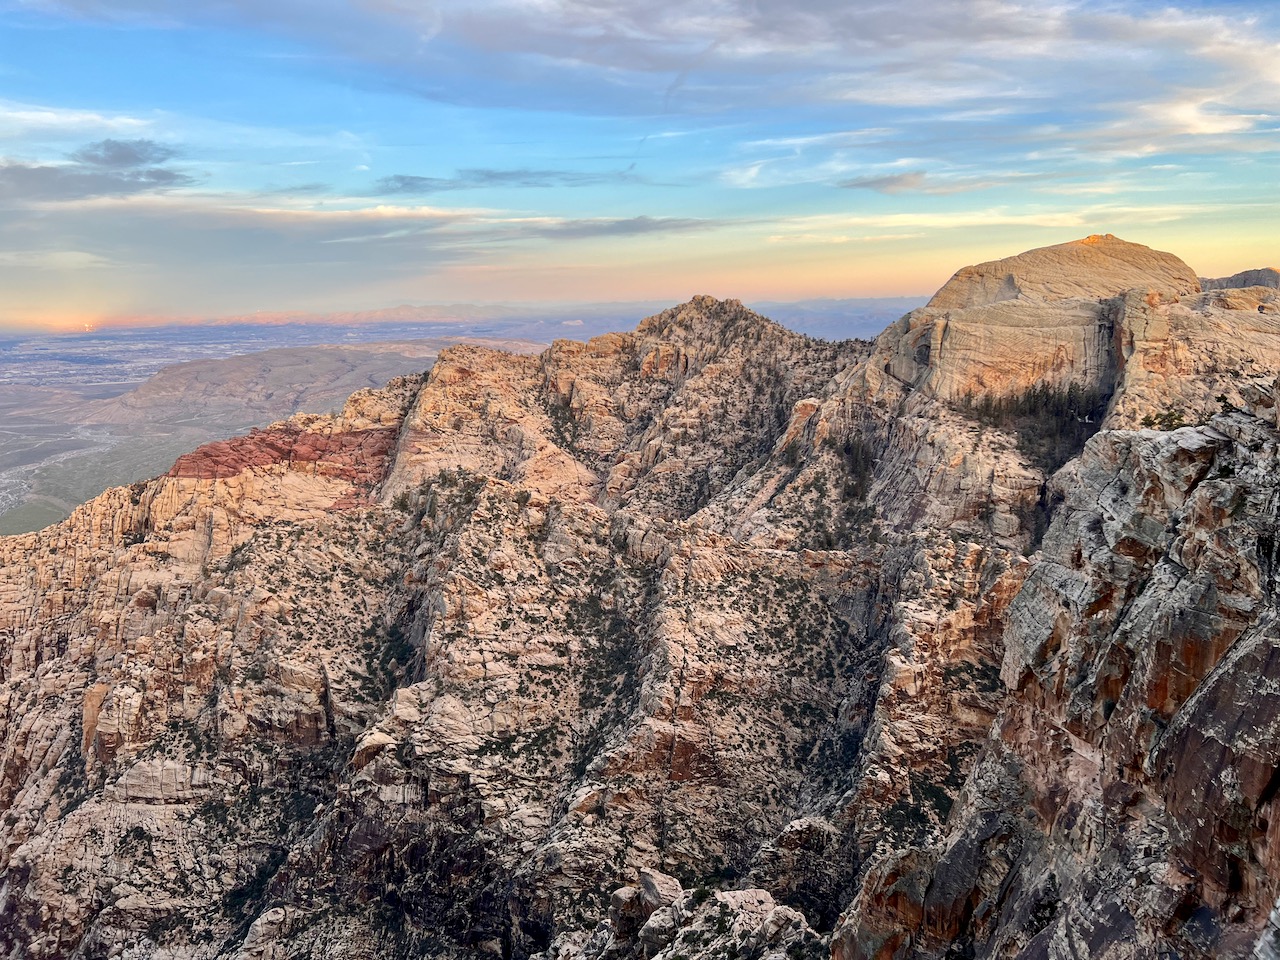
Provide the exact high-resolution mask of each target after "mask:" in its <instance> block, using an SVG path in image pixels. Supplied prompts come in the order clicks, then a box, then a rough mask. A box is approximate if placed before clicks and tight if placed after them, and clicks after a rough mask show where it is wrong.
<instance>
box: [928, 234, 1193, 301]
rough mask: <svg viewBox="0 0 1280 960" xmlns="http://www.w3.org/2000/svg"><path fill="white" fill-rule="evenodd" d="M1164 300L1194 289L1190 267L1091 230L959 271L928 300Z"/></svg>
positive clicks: (1136, 245) (1159, 253)
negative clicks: (1150, 294) (1124, 296)
mask: <svg viewBox="0 0 1280 960" xmlns="http://www.w3.org/2000/svg"><path fill="white" fill-rule="evenodd" d="M1135 288H1137V289H1150V290H1155V291H1157V292H1158V293H1160V294H1163V295H1165V296H1167V297H1169V298H1170V299H1172V298H1176V297H1180V296H1183V295H1185V294H1188V293H1197V292H1199V290H1200V282H1199V280H1198V278H1197V277H1196V274H1195V271H1194V270H1192V269H1191V268H1190V267H1189V266H1187V265H1186V264H1185V263H1184V262H1183V261H1182V260H1180V259H1179V258H1178V257H1175V256H1174V255H1173V254H1171V253H1163V252H1161V251H1159V250H1152V249H1151V248H1150V247H1146V246H1143V245H1142V244H1140V243H1130V242H1128V241H1127V240H1121V239H1120V238H1119V237H1116V236H1113V235H1112V234H1109V233H1108V234H1094V235H1092V236H1089V237H1085V238H1084V239H1083V240H1072V241H1070V242H1068V243H1059V244H1055V245H1054V246H1050V247H1040V248H1038V249H1035V250H1028V251H1027V252H1026V253H1020V254H1018V255H1017V256H1014V257H1006V258H1005V259H1003V260H992V261H989V262H987V263H979V264H976V265H974V266H970V267H964V268H963V269H961V270H959V271H958V272H957V273H956V274H955V276H953V277H952V278H951V279H950V280H949V281H947V283H946V284H945V285H944V286H943V287H942V289H941V290H939V291H938V292H937V293H936V294H935V295H934V297H933V299H932V300H930V301H929V306H930V307H932V308H935V309H942V310H957V309H959V310H963V309H968V308H971V307H982V306H988V305H990V304H993V303H999V302H1001V301H1003V300H1047V301H1053V300H1071V299H1085V300H1099V299H1104V298H1107V297H1114V296H1117V295H1118V294H1121V293H1124V292H1125V291H1126V290H1132V289H1135Z"/></svg>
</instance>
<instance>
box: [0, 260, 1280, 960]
mask: <svg viewBox="0 0 1280 960" xmlns="http://www.w3.org/2000/svg"><path fill="white" fill-rule="evenodd" d="M1266 296H1267V294H1265V292H1264V293H1263V294H1255V293H1253V292H1251V290H1242V291H1232V290H1226V291H1211V292H1210V293H1202V292H1201V290H1200V286H1199V283H1198V282H1197V280H1196V277H1195V275H1194V273H1193V272H1192V271H1190V269H1189V268H1187V267H1186V266H1185V265H1184V264H1182V263H1181V262H1180V261H1178V260H1177V259H1176V258H1174V257H1171V256H1170V255H1167V254H1159V253H1156V252H1154V251H1150V250H1148V249H1147V248H1145V247H1139V246H1137V245H1133V244H1125V243H1123V241H1119V240H1116V239H1115V238H1110V237H1106V238H1089V239H1088V240H1086V241H1082V242H1079V243H1077V244H1068V245H1064V246H1060V247H1054V248H1047V249H1045V250H1041V251H1032V252H1030V253H1028V254H1024V255H1022V256H1020V257H1017V258H1012V259H1011V260H1008V261H1001V262H999V263H996V264H988V265H980V266H979V267H975V268H969V269H968V270H966V271H961V273H960V274H957V277H956V279H954V280H953V281H952V282H951V283H950V284H948V285H947V287H945V288H944V289H943V291H941V292H940V293H939V295H938V296H937V297H935V298H934V301H933V302H931V304H930V305H929V306H928V307H926V308H923V310H921V311H916V312H915V313H913V314H909V315H908V316H907V317H906V318H904V319H903V320H902V321H900V322H899V323H898V324H895V325H893V326H892V327H890V329H889V330H888V331H886V332H885V334H883V335H882V336H881V337H880V338H879V340H877V342H876V343H875V344H867V343H861V342H856V341H851V342H846V343H838V344H832V343H824V342H820V341H813V340H809V339H807V338H804V337H801V336H799V335H796V334H793V333H790V332H788V331H786V330H783V329H782V328H780V327H777V326H776V325H774V324H771V323H770V322H768V321H767V320H765V319H763V318H761V317H758V316H756V315H754V314H752V313H750V312H749V311H747V310H745V309H743V308H742V306H741V305H740V304H738V303H736V302H734V301H716V300H712V299H710V298H696V299H695V300H693V301H692V302H690V303H688V304H685V305H682V306H681V307H677V308H673V309H672V310H669V311H666V312H664V313H662V314H659V315H657V316H655V317H651V318H649V319H648V320H646V321H644V322H643V323H642V324H641V325H640V326H639V327H638V328H637V330H636V331H635V332H634V333H629V334H611V335H608V336H604V337H599V338H596V339H594V340H592V341H590V342H589V343H585V344H582V343H571V342H568V341H559V342H557V343H556V344H554V345H553V346H552V347H551V348H550V349H548V350H547V351H545V352H544V353H543V354H541V355H540V356H515V355H511V354H506V353H502V352H499V351H494V350H488V349H483V348H478V347H474V346H464V347H458V348H455V349H452V350H449V351H446V352H445V353H443V354H442V355H441V357H440V358H439V360H438V362H437V363H436V365H435V367H434V368H433V370H432V371H431V373H430V374H429V375H428V376H427V377H426V378H425V379H405V380H400V381H397V382H395V383H393V384H392V385H390V386H389V387H388V388H387V389H386V390H383V391H364V392H361V393H358V394H356V395H354V396H353V397H352V399H351V401H349V403H348V404H347V407H346V409H345V410H344V411H343V413H342V414H341V415H340V416H336V417H297V418H294V419H292V420H290V421H285V422H282V423H280V424H276V425H273V426H272V427H270V428H268V429H266V430H263V431H260V432H258V433H256V434H253V435H251V436H249V437H246V438H241V439H239V440H235V441H230V442H228V443H225V444H217V445H210V446H209V447H206V448H202V449H201V450H199V451H196V452H195V453H193V454H191V455H189V456H187V457H183V458H182V459H180V460H179V462H178V463H177V464H176V465H175V467H174V469H173V470H172V471H170V474H169V475H168V476H166V477H162V478H159V479H158V480H155V481H152V482H150V483H147V484H139V485H135V486H134V487H132V488H123V489H120V490H114V491H109V492H108V493H106V494H104V495H103V496H102V497H100V498H98V499H97V500H95V501H93V502H92V503H90V504H87V505H85V506H84V507H82V508H80V510H78V511H77V512H76V514H75V515H74V516H73V517H72V518H71V519H70V520H68V521H67V522H66V523H64V524H61V525H58V526H55V527H51V528H49V529H47V530H45V531H42V532H41V533H39V534H32V535H28V536H24V537H18V538H8V539H6V540H0V555H3V566H2V567H0V631H3V633H2V634H0V636H3V638H4V639H3V641H0V764H2V766H0V809H3V811H4V816H3V819H2V820H0V875H2V876H3V882H2V883H0V947H2V948H3V949H4V951H5V952H7V953H8V954H9V955H13V956H19V955H20V956H31V957H50V958H52V957H71V956H100V955H101V956H107V955H110V956H120V957H131V958H132V957H137V958H143V957H147V958H150V957H166V958H170V957H192V958H196V957H199V958H204V957H210V958H211V957H223V956H226V957H244V958H250V957H255V958H284V957H315V956H325V957H351V958H365V957H368V958H374V957H379V958H380V957H400V956H406V957H407V956H414V957H421V956H429V957H460V956H475V955H491V956H502V957H516V958H527V957H535V956H536V957H540V958H543V960H552V958H557V960H568V958H571V957H572V958H583V960H585V958H592V960H598V958H604V957H613V958H619V960H621V958H629V957H642V956H643V957H659V958H662V960H676V958H677V957H686V958H694V957H718V956H750V957H778V958H781V957H784V956H786V957H801V956H809V957H815V958H816V957H819V956H828V955H834V956H836V957H840V958H843V960H851V958H855V957H856V958H870V957H883V958H889V957H943V956H975V957H978V956H981V957H996V956H1000V957H1010V956H1023V957H1041V956H1043V957H1068V956H1080V955H1085V954H1088V955H1094V956H1115V957H1138V956H1143V957H1145V956H1151V957H1155V956H1160V955H1167V953H1168V951H1176V952H1177V954H1178V955H1179V956H1184V957H1191V956H1226V955H1241V956H1243V955H1247V954H1248V952H1249V951H1250V950H1251V949H1252V944H1253V943H1254V941H1256V940H1257V939H1258V937H1259V936H1261V935H1262V933H1263V930H1264V927H1265V924H1266V922H1267V918H1268V915H1269V913H1270V910H1271V907H1272V904H1273V902H1274V900H1275V898H1276V896H1277V894H1280V889H1277V883H1278V880H1280V870H1278V869H1277V864H1276V862H1275V856H1274V851H1273V847H1274V846H1275V844H1274V843H1273V839H1272V836H1271V835H1272V833H1273V832H1274V830H1273V828H1272V826H1271V824H1272V823H1273V822H1274V821H1275V819H1276V818H1275V816H1273V814H1272V809H1271V808H1272V806H1273V804H1274V801H1275V797H1274V794H1275V793H1276V789H1275V785H1274V783H1273V782H1272V781H1273V780H1274V779H1275V777H1274V775H1273V774H1274V770H1275V769H1276V768H1277V766H1278V765H1280V751H1277V745H1276V740H1275V738H1276V731H1275V730H1273V727H1276V726H1277V724H1280V719H1277V718H1280V709H1277V706H1276V705H1275V704H1273V703H1272V699H1273V698H1271V693H1270V682H1271V678H1272V677H1273V676H1274V674H1275V669H1274V668H1273V666H1272V664H1271V657H1272V646H1273V639H1274V629H1273V621H1274V619H1275V615H1276V614H1275V610H1274V605H1273V600H1272V597H1273V594H1274V592H1275V557H1274V556H1273V554H1274V553H1275V552H1276V551H1275V545H1274V543H1273V542H1272V541H1274V539H1275V533H1274V530H1273V529H1272V528H1273V525H1274V523H1275V516H1276V509H1277V508H1276V505H1275V502H1274V500H1275V495H1274V493H1275V491H1274V489H1273V488H1274V485H1275V484H1274V478H1273V476H1272V475H1273V473H1274V470H1273V468H1272V462H1273V460H1274V458H1275V451H1276V449H1277V436H1276V424H1275V391H1274V389H1273V387H1272V380H1273V379H1274V375H1275V371H1276V370H1277V369H1280V318H1278V317H1277V316H1276V314H1275V312H1274V310H1272V309H1271V307H1272V303H1273V302H1272V301H1271V300H1267V299H1266ZM1255 299H1256V300H1257V302H1256V303H1255V302H1254V300H1255ZM1259 306H1262V307H1266V308H1267V309H1263V310H1259V309H1258V307H1259ZM1249 307H1252V308H1251V309H1249ZM1241 331H1248V333H1247V335H1242V334H1241ZM922 348H925V349H922ZM993 351H994V352H995V353H996V355H994V356H988V354H989V353H991V352H993ZM1068 387H1074V388H1075V389H1078V390H1087V391H1090V392H1091V395H1094V394H1096V395H1099V396H1103V397H1104V398H1109V399H1104V403H1105V406H1106V410H1105V413H1104V419H1103V422H1100V423H1097V424H1094V425H1092V427H1091V429H1097V428H1101V432H1098V433H1097V434H1096V435H1095V436H1094V437H1093V439H1091V440H1090V441H1089V443H1088V445H1087V446H1085V447H1084V448H1083V450H1073V451H1072V453H1074V454H1078V456H1075V457H1074V458H1073V459H1071V460H1070V462H1068V463H1067V465H1066V466H1065V467H1063V468H1062V469H1061V470H1060V471H1058V472H1057V473H1056V474H1055V475H1053V476H1046V472H1045V464H1044V463H1043V462H1042V461H1040V460H1039V459H1037V458H1036V457H1035V456H1032V455H1030V454H1029V453H1028V452H1027V451H1028V449H1029V448H1028V446H1027V444H1026V442H1025V441H1026V437H1024V436H1020V435H1017V434H1016V433H1011V432H1010V429H1011V428H1009V426H1008V424H1004V425H1003V426H1002V425H1001V424H999V423H990V422H983V421H982V420H981V419H980V418H978V417H976V416H975V413H974V409H975V408H974V406H973V400H972V398H973V397H978V398H981V397H995V398H1008V397H1016V396H1020V395H1021V393H1022V392H1025V391H1026V390H1027V389H1028V388H1031V389H1033V390H1039V391H1040V393H1038V394H1034V395H1033V398H1034V397H1040V398H1042V399H1043V398H1048V399H1051V398H1052V397H1054V396H1056V395H1057V393H1056V392H1055V391H1065V390H1066V389H1067V388H1068ZM1048 399H1045V402H1048ZM1060 407H1061V405H1058V406H1055V407H1054V409H1055V410H1059V408H1060ZM1175 408H1176V412H1177V417H1175V416H1174V412H1175ZM1053 416H1058V414H1056V413H1055V414H1054V415H1053ZM1041 419H1042V420H1044V421H1046V423H1047V424H1048V426H1047V427H1045V429H1048V428H1050V427H1053V426H1054V424H1057V427H1058V428H1061V429H1062V430H1063V431H1065V433H1064V435H1067V434H1069V435H1070V436H1072V437H1074V436H1077V435H1079V433H1080V432H1079V431H1078V430H1075V429H1074V428H1073V429H1072V430H1070V431H1067V430H1066V427H1067V426H1068V425H1065V424H1062V423H1058V422H1057V421H1053V420H1052V417H1050V416H1049V415H1047V414H1046V415H1045V416H1044V417H1042V418H1041ZM1148 419H1149V420H1150V421H1151V422H1153V423H1157V425H1160V426H1170V427H1175V426H1176V425H1177V423H1178V422H1179V421H1181V422H1186V423H1190V424H1194V425H1192V426H1186V427H1182V428H1180V429H1172V430H1155V429H1140V427H1141V424H1142V423H1143V421H1144V420H1148ZM1050 421H1052V422H1050ZM1010 422H1013V421H1010ZM1002 423H1003V421H1002ZM1135 428H1138V429H1135ZM1259 678H1265V679H1264V680H1262V681H1259ZM1161 951H1164V952H1165V953H1163V954H1162V953H1161Z"/></svg>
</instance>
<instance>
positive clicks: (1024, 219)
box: [0, 0, 1280, 330]
mask: <svg viewBox="0 0 1280 960" xmlns="http://www.w3.org/2000/svg"><path fill="white" fill-rule="evenodd" d="M906 9H909V15H904V13H903V10H902V9H898V8H895V7H894V6H893V5H890V4H882V3H872V2H869V0H855V2H850V3H839V4H834V3H830V2H829V0H798V2H788V3H785V4H784V3H781V2H775V0H766V2H752V3H748V2H746V0H727V2H723V3H716V4H709V3H697V2H695V3H673V2H667V0H658V2H655V3H643V4H642V3H617V2H605V0H573V2H569V0H548V2H541V3H537V4H534V3H530V2H527V0H495V2H492V3H486V4H483V5H477V4H474V3H465V2H463V0H436V2H431V3H425V2H424V3H385V2H374V0H350V2H347V3H341V4H320V5H316V4H302V3H299V2H297V0H262V2H256V3H252V4H250V3H244V2H229V3H219V4H187V5H174V4H160V3H156V2H154V0H111V2H106V0H0V30H3V34H4V36H5V38H6V40H7V41H9V42H7V43H6V44H5V56H4V62H3V74H2V76H3V87H0V290H3V295H2V296H0V327H4V328H8V329H17V330H32V329H46V330H47V329H58V330H72V329H78V330H83V329H84V328H85V327H86V326H89V327H97V326H100V325H102V324H104V323H108V324H117V325H121V324H124V325H128V324H137V323H148V324H165V323H174V322H191V321H196V320H199V321H203V320H207V319H210V318H221V317H231V318H236V317H239V318H244V317H251V316H253V315H257V314H260V313H266V314H272V315H275V314H280V313H300V314H308V315H329V314H335V313H336V314H342V313H351V312H357V313H362V312H369V311H373V312H377V311H384V310H388V309H395V308H397V307H398V306H399V305H402V304H411V305H422V304H437V305H449V304H454V305H456V304H499V303H500V304H507V305H514V306H515V307H516V308H523V309H528V308H537V309H538V310H541V311H544V312H545V311H547V310H549V309H550V308H551V307H553V306H554V305H556V304H561V305H563V304H566V303H630V302H637V301H645V302H656V303H667V304H669V303H675V302H680V301H683V300H686V299H687V298H688V297H690V296H691V295H693V294H695V293H707V294H711V295H714V296H717V297H725V298H737V299H741V300H742V301H744V302H746V303H754V302H759V301H796V300H808V299H814V298H836V299H843V298H851V297H886V296H894V297H897V296H915V295H917V294H920V293H922V292H925V291H930V290H934V289H937V288H938V287H939V286H940V285H941V284H942V283H943V282H944V281H945V280H946V279H947V277H948V276H949V275H950V274H951V272H952V271H954V270H955V269H956V266H957V265H958V264H964V263H973V262H978V261H982V260H988V259H992V258H995V257H998V256H1002V255H1005V254H1007V252H1008V251H1009V250H1020V249H1028V248H1032V247H1037V246H1044V245H1048V244H1053V243H1058V242H1061V241H1064V240H1070V239H1072V238H1075V237H1080V236H1084V235H1087V234H1090V233H1115V234H1117V235H1120V236H1123V237H1125V238H1126V239H1128V240H1131V241H1136V242H1139V243H1144V244H1147V245H1149V246H1152V247H1154V248H1156V249H1161V250H1176V251H1177V252H1178V253H1179V254H1180V255H1181V256H1182V257H1183V258H1184V259H1186V260H1187V262H1188V263H1190V264H1191V265H1192V266H1193V267H1194V268H1195V269H1196V270H1197V271H1198V272H1199V273H1200V274H1202V275H1206V276H1224V275H1227V274H1230V273H1233V272H1235V271H1237V270H1241V269H1246V268H1253V267H1258V266H1271V265H1276V264H1280V232H1278V231H1277V230H1276V228H1275V225H1276V224H1277V223H1278V222H1280V209H1278V207H1277V205H1278V204H1280V199H1278V198H1277V194H1276V191H1275V185H1276V183H1277V182H1278V180H1280V177H1278V176H1277V173H1278V171H1280V164H1278V159H1280V136H1277V132H1278V130H1277V109H1276V104H1277V103H1280V69H1278V68H1277V66H1276V65H1277V63H1280V55H1278V52H1280V13H1278V11H1277V7H1276V5H1275V4H1274V3H1264V2H1262V0H1244V2H1236V0H1230V2H1228V0H1195V2H1190V0H1185V2H1177V0H1175V2H1172V3H1160V4H1153V3H1150V2H1147V0H1114V2H1112V0H1109V2H1106V3H1103V2H1093V0H1086V2H1079V3H1071V4H1053V5H1046V4H1043V3H1031V2H1009V3H998V4H996V3H976V2H974V3H969V2H966V3H955V2H952V0H921V2H916V3H912V4H910V5H909V8H906Z"/></svg>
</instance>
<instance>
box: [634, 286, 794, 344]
mask: <svg viewBox="0 0 1280 960" xmlns="http://www.w3.org/2000/svg"><path fill="white" fill-rule="evenodd" d="M767 328H771V329H776V330H778V331H782V329H783V328H782V327H780V326H779V325H778V324H776V323H774V322H773V321H772V320H770V319H769V318H768V317H764V316H761V315H760V314H758V313H756V312H755V311H754V310H750V309H748V308H747V307H745V306H743V304H742V301H741V300H718V299H716V298H715V297H712V296H708V295H706V294H698V295H697V296H695V297H693V298H692V299H690V300H688V301H687V302H685V303H682V304H679V305H677V306H674V307H670V308H668V309H666V310H663V311H662V312H661V313H656V314H654V315H653V316H651V317H646V318H645V319H644V320H642V321H640V325H639V326H638V327H637V328H636V333H637V334H638V335H639V336H642V337H659V338H662V339H673V340H676V341H680V342H685V343H702V344H713V343H722V342H724V340H725V338H726V336H727V335H729V334H730V333H731V332H732V331H734V330H745V329H753V330H754V329H767Z"/></svg>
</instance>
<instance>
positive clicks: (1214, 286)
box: [1200, 267, 1280, 290]
mask: <svg viewBox="0 0 1280 960" xmlns="http://www.w3.org/2000/svg"><path fill="white" fill-rule="evenodd" d="M1245 287H1273V288H1274V287H1280V270H1277V269H1275V268H1274V267H1263V268H1261V269H1258V270H1244V271H1241V272H1240V273H1236V274H1233V275H1232V276H1229V277H1219V278H1217V279H1214V280H1209V279H1206V278H1204V277H1201V278H1200V289H1201V290H1239V289H1242V288H1245Z"/></svg>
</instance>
